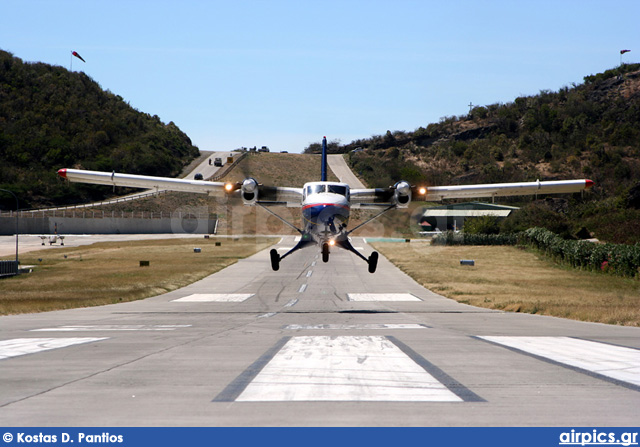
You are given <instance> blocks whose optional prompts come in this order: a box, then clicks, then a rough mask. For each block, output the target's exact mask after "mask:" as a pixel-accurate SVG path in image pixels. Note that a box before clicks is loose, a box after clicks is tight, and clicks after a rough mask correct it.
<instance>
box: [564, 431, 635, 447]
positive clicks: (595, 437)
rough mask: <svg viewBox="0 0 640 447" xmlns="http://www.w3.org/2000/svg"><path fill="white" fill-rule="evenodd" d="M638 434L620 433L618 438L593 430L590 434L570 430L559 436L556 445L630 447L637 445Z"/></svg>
mask: <svg viewBox="0 0 640 447" xmlns="http://www.w3.org/2000/svg"><path fill="white" fill-rule="evenodd" d="M637 438H638V433H637V432H636V433H632V432H629V433H620V436H619V437H618V436H617V435H616V433H613V432H599V431H598V430H593V431H590V432H579V431H575V430H571V432H568V433H567V432H565V433H561V434H560V442H559V444H558V445H580V446H584V445H621V446H625V447H627V446H632V445H638V439H637Z"/></svg>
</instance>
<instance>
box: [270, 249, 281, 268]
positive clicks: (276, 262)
mask: <svg viewBox="0 0 640 447" xmlns="http://www.w3.org/2000/svg"><path fill="white" fill-rule="evenodd" d="M269 255H270V256H271V268H272V269H273V271H274V272H277V271H278V270H280V255H279V254H278V250H276V249H275V248H272V249H271V251H270V252H269Z"/></svg>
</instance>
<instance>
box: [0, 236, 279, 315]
mask: <svg viewBox="0 0 640 447" xmlns="http://www.w3.org/2000/svg"><path fill="white" fill-rule="evenodd" d="M276 241H277V239H274V238H266V237H263V238H233V239H232V238H228V239H227V238H211V239H201V240H195V239H173V240H142V241H131V242H102V243H96V244H93V245H89V246H82V247H73V248H67V247H60V248H58V249H49V250H42V251H34V252H29V253H26V254H23V255H21V257H20V262H21V264H22V265H35V266H36V268H35V269H34V271H33V273H31V274H25V275H20V276H17V277H13V278H6V279H3V280H1V281H0V314H2V315H7V314H18V313H31V312H44V311H51V310H59V309H70V308H75V307H87V306H100V305H104V304H113V303H119V302H125V301H133V300H138V299H142V298H148V297H150V296H155V295H159V294H162V293H166V292H169V291H172V290H176V289H179V288H181V287H184V286H186V285H188V284H191V283H193V282H195V281H198V280H200V279H202V278H204V277H206V276H208V275H210V274H212V273H215V272H217V271H219V270H222V269H223V268H225V267H227V266H229V265H231V264H234V263H235V262H237V261H238V259H242V258H245V257H247V256H250V255H252V254H254V253H256V252H258V251H260V250H263V249H264V248H267V247H269V246H270V245H272V244H273V243H274V242H276ZM215 242H220V243H221V245H220V246H218V247H216V246H215ZM195 247H199V248H201V249H202V252H201V253H194V248H195ZM40 259H41V261H40ZM140 261H149V263H150V265H149V267H140Z"/></svg>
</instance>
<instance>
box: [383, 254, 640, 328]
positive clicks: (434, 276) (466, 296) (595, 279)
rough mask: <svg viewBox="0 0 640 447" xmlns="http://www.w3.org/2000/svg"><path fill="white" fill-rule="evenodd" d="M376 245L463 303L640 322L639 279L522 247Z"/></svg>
mask: <svg viewBox="0 0 640 447" xmlns="http://www.w3.org/2000/svg"><path fill="white" fill-rule="evenodd" d="M373 245H374V246H375V248H376V249H377V250H378V251H380V253H382V254H383V255H384V256H386V257H387V258H388V259H389V260H390V261H391V262H393V263H394V264H395V265H397V266H398V267H399V268H400V269H402V270H403V271H404V272H405V273H407V274H408V275H410V276H411V277H412V278H414V279H415V280H416V281H418V282H419V283H420V284H422V285H423V286H424V287H426V288H428V289H430V290H432V291H434V292H436V293H440V294H442V295H444V296H447V297H449V298H452V299H455V300H456V301H458V302H461V303H465V304H471V305H473V306H478V307H487V308H490V309H500V310H506V311H512V312H527V313H534V314H542V315H553V316H557V317H562V318H570V319H574V320H582V321H593V322H599V323H606V324H619V325H627V326H640V281H638V280H634V279H629V278H620V277H614V276H611V275H605V274H601V273H597V272H587V271H578V270H574V269H570V268H565V267H560V266H557V265H555V264H553V262H552V261H550V260H547V259H544V258H541V257H539V256H538V255H536V254H535V253H533V252H529V251H525V250H522V249H518V248H516V247H496V246H455V247H448V246H445V247H443V246H430V245H428V244H406V243H378V244H373ZM461 259H474V260H475V267H470V266H461V265H460V260H461Z"/></svg>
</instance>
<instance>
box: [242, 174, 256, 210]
mask: <svg viewBox="0 0 640 447" xmlns="http://www.w3.org/2000/svg"><path fill="white" fill-rule="evenodd" d="M240 194H241V195H242V202H243V203H244V204H245V205H255V204H256V201H257V200H258V182H257V181H256V180H255V179H253V178H246V179H244V180H243V181H242V186H240Z"/></svg>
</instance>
